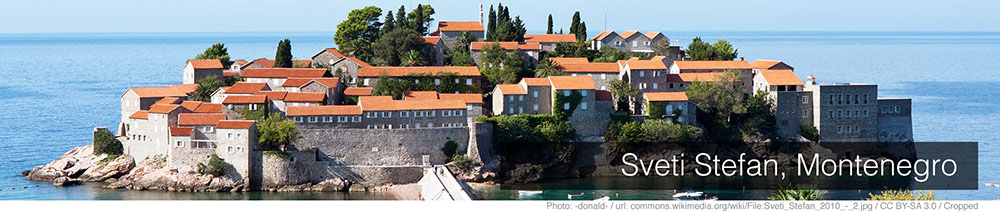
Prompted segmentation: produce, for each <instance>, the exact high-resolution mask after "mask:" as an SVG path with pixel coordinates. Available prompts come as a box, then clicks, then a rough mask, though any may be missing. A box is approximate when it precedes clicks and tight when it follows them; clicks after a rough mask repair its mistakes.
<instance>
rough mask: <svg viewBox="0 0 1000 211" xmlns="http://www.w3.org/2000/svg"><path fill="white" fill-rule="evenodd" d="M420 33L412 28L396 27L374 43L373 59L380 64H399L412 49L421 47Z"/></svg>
mask: <svg viewBox="0 0 1000 211" xmlns="http://www.w3.org/2000/svg"><path fill="white" fill-rule="evenodd" d="M422 45H423V44H422V43H420V34H419V33H417V31H414V30H413V29H410V28H399V27H397V28H395V29H393V30H392V31H391V32H388V33H386V34H385V36H382V37H381V38H379V39H378V41H376V42H375V44H374V45H373V50H374V55H375V57H373V59H372V61H373V63H375V65H378V66H399V65H400V62H401V58H402V56H403V55H405V54H406V53H407V52H409V51H411V50H416V49H420V48H421V47H422Z"/></svg>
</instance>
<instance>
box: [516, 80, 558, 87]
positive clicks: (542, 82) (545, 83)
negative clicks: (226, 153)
mask: <svg viewBox="0 0 1000 211" xmlns="http://www.w3.org/2000/svg"><path fill="white" fill-rule="evenodd" d="M521 82H524V85H526V86H552V82H551V81H549V78H522V79H521Z"/></svg>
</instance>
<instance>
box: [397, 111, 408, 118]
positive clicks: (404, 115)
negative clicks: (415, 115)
mask: <svg viewBox="0 0 1000 211" xmlns="http://www.w3.org/2000/svg"><path fill="white" fill-rule="evenodd" d="M399 117H410V112H409V111H400V112H399Z"/></svg>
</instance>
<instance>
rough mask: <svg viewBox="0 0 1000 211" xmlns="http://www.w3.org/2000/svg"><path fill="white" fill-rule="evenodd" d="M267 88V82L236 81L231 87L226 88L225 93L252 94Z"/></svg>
mask: <svg viewBox="0 0 1000 211" xmlns="http://www.w3.org/2000/svg"><path fill="white" fill-rule="evenodd" d="M264 88H267V83H248V82H236V84H233V86H232V87H229V89H226V90H225V91H226V92H225V93H226V94H253V93H257V92H259V91H262V90H268V89H264Z"/></svg>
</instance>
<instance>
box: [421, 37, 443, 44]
mask: <svg viewBox="0 0 1000 211" xmlns="http://www.w3.org/2000/svg"><path fill="white" fill-rule="evenodd" d="M439 40H441V36H424V37H423V41H424V44H428V45H437V43H438V41H439Z"/></svg>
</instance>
